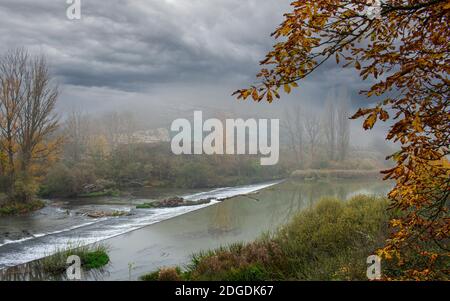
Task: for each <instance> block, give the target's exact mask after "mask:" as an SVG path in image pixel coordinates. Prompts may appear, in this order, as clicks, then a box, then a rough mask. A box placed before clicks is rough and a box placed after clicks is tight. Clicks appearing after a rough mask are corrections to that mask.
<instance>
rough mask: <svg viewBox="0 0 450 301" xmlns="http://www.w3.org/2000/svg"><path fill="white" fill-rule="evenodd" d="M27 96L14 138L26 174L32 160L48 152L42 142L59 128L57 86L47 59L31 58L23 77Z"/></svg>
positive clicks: (45, 155)
mask: <svg viewBox="0 0 450 301" xmlns="http://www.w3.org/2000/svg"><path fill="white" fill-rule="evenodd" d="M26 78H27V80H26V83H25V85H26V91H27V93H26V95H25V100H24V104H23V107H22V110H21V113H20V115H19V127H18V136H17V141H18V144H19V147H20V152H21V170H22V172H25V173H27V172H28V171H29V168H30V166H31V164H32V163H33V161H34V160H39V159H43V158H45V157H47V156H48V155H49V151H51V150H50V149H49V148H48V145H45V146H44V145H43V142H44V141H45V139H47V138H48V137H50V136H51V135H52V134H53V133H54V132H55V131H56V129H57V128H58V118H57V115H56V113H55V106H56V100H57V98H58V88H57V86H56V85H52V83H51V77H50V72H49V70H48V67H47V62H46V60H45V58H44V57H43V56H39V57H35V58H32V59H30V61H29V62H28V72H27V76H26Z"/></svg>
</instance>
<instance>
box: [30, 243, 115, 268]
mask: <svg viewBox="0 0 450 301" xmlns="http://www.w3.org/2000/svg"><path fill="white" fill-rule="evenodd" d="M72 255H76V256H78V257H80V259H81V266H82V267H83V268H84V269H86V270H91V269H99V268H101V267H103V266H105V265H107V264H108V263H109V256H108V250H107V247H106V246H104V245H93V246H68V247H67V248H64V249H61V250H57V251H56V252H55V253H54V254H53V255H50V256H47V257H45V258H43V259H41V260H40V261H39V264H40V267H41V268H42V270H43V271H44V272H45V273H48V274H51V275H58V274H61V273H64V272H65V271H66V269H67V263H66V260H67V258H68V257H69V256H72Z"/></svg>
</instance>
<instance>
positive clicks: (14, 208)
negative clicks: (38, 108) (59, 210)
mask: <svg viewBox="0 0 450 301" xmlns="http://www.w3.org/2000/svg"><path fill="white" fill-rule="evenodd" d="M44 206H45V203H44V202H43V201H41V200H33V201H30V202H21V203H17V202H8V203H5V204H3V205H1V206H0V216H8V215H20V214H27V213H30V212H33V211H36V210H39V209H41V208H43V207H44Z"/></svg>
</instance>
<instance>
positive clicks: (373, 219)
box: [141, 196, 390, 281]
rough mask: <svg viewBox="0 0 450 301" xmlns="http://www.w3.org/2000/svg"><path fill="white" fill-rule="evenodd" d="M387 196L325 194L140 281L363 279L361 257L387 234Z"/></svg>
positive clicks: (383, 240)
mask: <svg viewBox="0 0 450 301" xmlns="http://www.w3.org/2000/svg"><path fill="white" fill-rule="evenodd" d="M387 207H388V201H387V200H386V199H384V198H378V197H374V196H356V197H353V198H352V199H351V200H349V201H348V202H343V201H342V200H339V199H324V200H322V201H320V202H319V203H318V204H317V205H316V206H314V207H313V208H310V209H307V210H304V211H302V212H300V213H297V214H296V215H295V216H294V217H293V219H292V220H291V221H290V222H289V223H288V224H287V225H285V226H283V227H281V228H280V230H278V231H277V232H275V233H274V234H273V235H266V236H263V237H262V238H260V239H258V240H256V241H253V242H250V243H247V244H244V243H236V244H232V245H230V246H227V247H221V248H218V249H213V250H210V251H202V252H200V253H197V254H196V255H194V256H193V257H192V259H191V261H190V262H189V263H188V264H187V265H185V266H182V267H180V266H179V267H172V268H163V269H160V270H157V271H155V272H153V273H150V274H147V275H144V276H142V277H141V279H143V280H148V281H149V280H166V281H167V280H193V281H198V280H200V281H205V280H206V281H211V280H213V281H266V280H367V276H366V270H367V265H366V260H367V257H368V256H370V255H372V254H375V251H376V250H377V249H378V248H380V247H382V246H383V245H384V242H385V240H386V239H387V237H388V222H389V219H390V212H388V211H387Z"/></svg>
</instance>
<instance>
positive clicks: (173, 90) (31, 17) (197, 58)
mask: <svg viewBox="0 0 450 301" xmlns="http://www.w3.org/2000/svg"><path fill="white" fill-rule="evenodd" d="M290 2H291V0H265V1H262V0H108V1H101V0H81V15H82V16H81V20H74V21H71V20H68V19H67V17H66V8H67V4H66V1H65V0H46V1H44V0H41V1H36V0H1V1H0V52H1V53H3V52H4V51H6V50H7V49H11V48H16V47H26V48H27V49H29V50H30V51H31V52H33V53H42V54H44V55H46V56H47V57H48V59H49V63H50V65H51V70H52V71H53V72H54V73H55V74H56V75H57V78H58V80H59V81H60V82H61V83H62V85H61V86H62V87H61V88H62V89H61V90H62V92H63V93H62V96H61V98H60V102H59V106H60V108H63V109H61V110H67V109H68V108H72V107H76V106H78V105H79V106H83V107H88V108H89V110H91V109H92V110H99V109H104V110H111V109H117V108H119V107H120V106H122V107H125V108H130V107H131V105H130V104H133V105H134V106H135V107H134V108H136V107H137V106H138V104H139V103H143V104H144V105H145V104H149V103H152V104H153V105H152V106H151V110H149V111H151V112H155V111H156V109H155V106H156V105H157V104H160V103H162V102H164V103H177V105H175V104H174V105H173V106H179V104H180V103H189V105H191V107H192V108H196V107H200V106H204V105H205V104H211V103H214V104H215V106H217V107H220V106H221V105H228V106H229V107H232V109H233V110H236V111H237V112H239V111H241V110H242V108H243V105H242V104H241V103H239V104H238V103H236V102H235V101H234V99H233V98H232V97H231V96H230V95H231V93H232V92H233V91H234V90H236V89H238V88H242V87H245V86H247V85H248V84H249V83H253V82H254V81H255V74H256V72H257V71H258V69H259V66H258V62H259V61H260V60H261V59H262V58H263V57H264V55H265V53H266V52H267V51H268V50H270V49H271V47H272V45H273V44H274V42H275V41H274V40H273V39H272V37H271V36H270V33H271V32H273V31H274V29H275V28H276V26H277V25H278V24H279V23H281V22H282V20H283V14H284V13H285V12H287V11H288V10H289V9H290V7H289V3H290ZM365 86H367V84H365V85H361V81H360V79H359V77H358V75H357V73H356V72H355V70H353V69H342V68H341V67H340V66H336V64H335V62H334V61H330V62H327V63H326V64H324V65H322V66H321V68H320V69H318V70H317V72H316V73H315V74H312V75H311V76H310V77H309V78H307V79H306V80H304V81H303V82H302V83H300V89H299V90H298V91H296V92H295V93H293V94H291V95H288V96H283V99H282V101H281V103H282V104H283V105H285V104H286V105H289V104H293V103H296V102H306V103H308V102H309V103H312V104H314V105H316V106H318V107H319V108H320V107H321V105H322V104H323V101H324V99H325V98H326V97H327V93H328V91H329V90H330V89H334V88H339V87H345V88H346V89H347V90H348V93H349V95H351V96H352V97H351V99H352V103H353V105H354V107H357V106H361V105H366V104H367V103H368V101H367V99H365V98H364V97H362V96H359V95H358V91H359V90H360V89H361V88H364V87H365ZM122 92H126V93H122ZM130 93H131V94H130ZM279 103H280V102H278V103H277V105H276V106H279V105H278V104H279ZM114 106H116V107H114ZM149 107H150V105H149ZM258 107H261V105H259V106H258ZM274 107H275V105H274V106H270V107H267V108H264V109H265V110H273V109H274ZM254 108H255V106H253V107H251V108H250V107H249V109H248V110H254ZM279 110H283V108H279Z"/></svg>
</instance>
